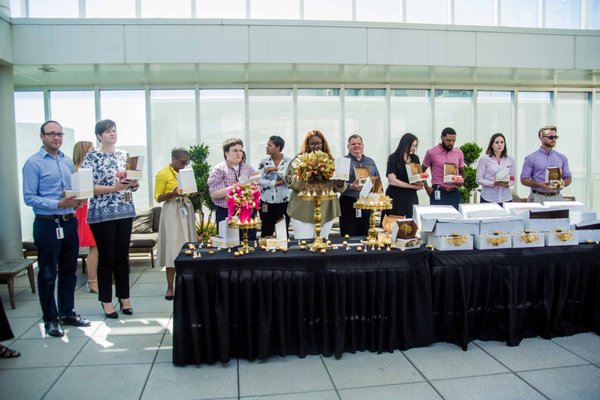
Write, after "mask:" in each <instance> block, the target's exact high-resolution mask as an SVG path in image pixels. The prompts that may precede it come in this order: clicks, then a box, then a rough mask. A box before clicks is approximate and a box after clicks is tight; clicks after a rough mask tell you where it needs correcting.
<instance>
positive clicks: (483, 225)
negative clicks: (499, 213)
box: [479, 215, 525, 235]
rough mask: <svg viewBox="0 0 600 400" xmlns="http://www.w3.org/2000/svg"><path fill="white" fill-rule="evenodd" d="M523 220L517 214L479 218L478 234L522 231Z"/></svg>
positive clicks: (523, 227)
mask: <svg viewBox="0 0 600 400" xmlns="http://www.w3.org/2000/svg"><path fill="white" fill-rule="evenodd" d="M524 229H525V221H524V219H523V217H521V216H518V215H506V216H503V217H492V218H481V219H480V220H479V234H480V235H494V234H497V233H511V234H512V233H517V232H523V230H524Z"/></svg>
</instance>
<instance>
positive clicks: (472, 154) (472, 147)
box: [460, 142, 483, 203]
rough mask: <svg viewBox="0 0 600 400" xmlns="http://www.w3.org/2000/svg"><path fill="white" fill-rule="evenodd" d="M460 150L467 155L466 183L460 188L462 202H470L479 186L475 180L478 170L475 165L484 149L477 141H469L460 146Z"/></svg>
mask: <svg viewBox="0 0 600 400" xmlns="http://www.w3.org/2000/svg"><path fill="white" fill-rule="evenodd" d="M460 150H461V151H462V152H463V155H464V157H465V183H464V184H463V186H462V187H461V188H460V202H461V203H470V202H471V196H472V194H473V191H474V190H475V189H477V187H479V185H478V184H477V182H476V181H475V178H476V175H477V171H476V167H474V166H473V165H474V164H475V162H476V161H477V159H479V155H480V154H481V152H482V151H483V149H482V148H481V147H479V146H478V145H477V143H473V142H469V143H465V144H463V145H462V146H460Z"/></svg>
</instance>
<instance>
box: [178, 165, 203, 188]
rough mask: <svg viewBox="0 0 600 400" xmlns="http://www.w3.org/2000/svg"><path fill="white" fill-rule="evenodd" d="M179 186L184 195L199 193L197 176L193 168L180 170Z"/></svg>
mask: <svg viewBox="0 0 600 400" xmlns="http://www.w3.org/2000/svg"><path fill="white" fill-rule="evenodd" d="M177 186H178V187H179V190H180V191H181V193H182V194H188V193H197V192H198V186H197V185H196V176H195V175H194V170H193V169H191V168H183V169H180V170H179V172H178V173H177Z"/></svg>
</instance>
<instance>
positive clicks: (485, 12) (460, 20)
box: [454, 0, 494, 25]
mask: <svg viewBox="0 0 600 400" xmlns="http://www.w3.org/2000/svg"><path fill="white" fill-rule="evenodd" d="M454 23H455V24H457V25H494V0H454Z"/></svg>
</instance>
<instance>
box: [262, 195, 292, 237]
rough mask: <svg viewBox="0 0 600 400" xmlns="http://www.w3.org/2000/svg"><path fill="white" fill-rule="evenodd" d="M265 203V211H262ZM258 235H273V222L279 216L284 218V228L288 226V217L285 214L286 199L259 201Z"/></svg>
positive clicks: (277, 219) (275, 221)
mask: <svg viewBox="0 0 600 400" xmlns="http://www.w3.org/2000/svg"><path fill="white" fill-rule="evenodd" d="M265 204H266V206H267V212H262V209H263V206H264V205H265ZM260 205H261V207H260V221H261V227H260V237H266V236H273V233H274V232H275V224H276V223H277V221H279V220H280V219H281V218H285V229H286V230H288V229H289V227H290V217H289V216H288V215H287V206H288V203H287V201H286V202H285V203H263V202H261V203H260Z"/></svg>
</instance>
